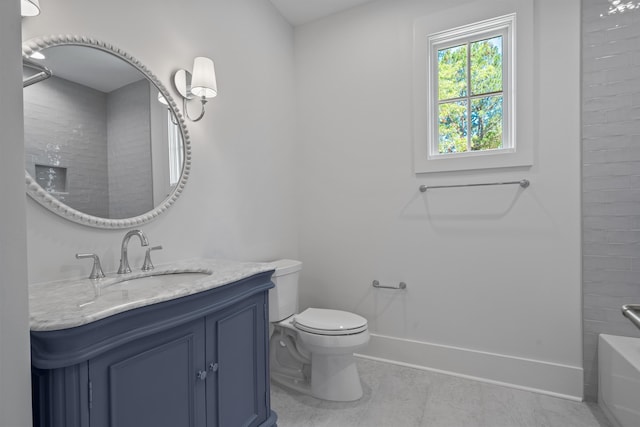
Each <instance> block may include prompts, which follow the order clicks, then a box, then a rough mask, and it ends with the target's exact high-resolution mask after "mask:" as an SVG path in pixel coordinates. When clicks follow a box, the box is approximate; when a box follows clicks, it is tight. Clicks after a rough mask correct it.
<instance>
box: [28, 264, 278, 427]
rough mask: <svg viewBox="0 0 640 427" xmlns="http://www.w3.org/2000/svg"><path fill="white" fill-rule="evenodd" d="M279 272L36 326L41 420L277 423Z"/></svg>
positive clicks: (70, 424)
mask: <svg viewBox="0 0 640 427" xmlns="http://www.w3.org/2000/svg"><path fill="white" fill-rule="evenodd" d="M270 277H271V272H266V273H259V274H257V275H254V276H252V277H250V278H247V279H243V280H240V281H238V282H234V283H232V284H228V285H224V286H220V287H217V288H213V289H210V290H208V291H204V292H201V293H198V294H194V295H190V296H187V297H183V298H178V299H175V300H171V301H166V302H162V303H158V304H154V305H149V306H146V307H142V308H138V309H134V310H130V311H127V312H124V313H120V314H117V315H114V316H111V317H108V318H105V319H102V320H99V321H96V322H92V323H89V324H86V325H83V326H79V327H76V328H70V329H63V330H58V331H42V332H38V331H32V333H31V341H32V364H33V369H32V372H33V376H32V380H33V381H32V383H33V397H34V402H33V404H34V411H33V412H34V427H107V426H108V427H147V426H149V427H234V426H247V427H249V426H254V427H258V426H259V427H268V426H275V425H276V424H275V422H276V415H275V413H274V412H272V411H271V409H270V400H269V375H268V359H267V358H268V338H269V337H268V334H269V332H268V305H267V304H268V290H269V288H271V287H272V286H273V285H272V283H271V281H270Z"/></svg>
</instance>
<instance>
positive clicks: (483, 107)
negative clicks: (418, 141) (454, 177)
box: [428, 15, 514, 158]
mask: <svg viewBox="0 0 640 427" xmlns="http://www.w3.org/2000/svg"><path fill="white" fill-rule="evenodd" d="M513 20H514V15H509V16H506V17H502V18H498V19H495V20H491V21H487V22H482V23H478V24H472V25H468V26H466V27H462V28H457V29H455V30H451V31H445V32H442V33H439V34H435V35H431V36H429V38H428V43H429V87H430V88H431V90H430V92H429V96H430V98H431V99H430V108H429V117H428V120H429V124H430V126H429V127H430V128H431V132H430V133H429V139H428V144H429V158H436V157H438V156H452V155H453V156H460V155H474V154H477V153H480V152H483V154H487V153H491V152H496V151H504V150H513V147H514V141H513V138H512V136H511V135H510V133H509V129H510V128H512V127H513V126H512V124H511V123H510V119H511V117H513V113H512V111H511V106H512V105H513V102H512V100H511V96H510V95H511V94H512V93H513V91H512V90H511V87H510V86H511V80H510V78H509V77H510V75H511V74H512V71H511V70H512V68H513V67H512V66H511V62H512V61H511V58H512V56H513V55H511V54H510V52H509V47H510V46H511V45H512V43H510V40H511V35H512V30H511V29H512V26H513Z"/></svg>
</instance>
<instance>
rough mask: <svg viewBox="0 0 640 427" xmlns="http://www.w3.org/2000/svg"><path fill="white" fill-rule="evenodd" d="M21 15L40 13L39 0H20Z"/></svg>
mask: <svg viewBox="0 0 640 427" xmlns="http://www.w3.org/2000/svg"><path fill="white" fill-rule="evenodd" d="M20 6H21V15H22V16H37V15H40V1H39V0H20Z"/></svg>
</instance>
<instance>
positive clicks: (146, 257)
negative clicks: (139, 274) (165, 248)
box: [142, 246, 162, 271]
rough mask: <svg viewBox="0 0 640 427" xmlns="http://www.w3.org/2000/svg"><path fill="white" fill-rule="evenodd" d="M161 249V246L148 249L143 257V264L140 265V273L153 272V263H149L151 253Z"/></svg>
mask: <svg viewBox="0 0 640 427" xmlns="http://www.w3.org/2000/svg"><path fill="white" fill-rule="evenodd" d="M160 249H162V246H154V247H152V248H148V249H147V252H146V253H145V255H144V264H142V271H149V270H153V269H154V267H153V263H152V262H151V251H158V250H160Z"/></svg>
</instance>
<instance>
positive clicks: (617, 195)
mask: <svg viewBox="0 0 640 427" xmlns="http://www.w3.org/2000/svg"><path fill="white" fill-rule="evenodd" d="M608 5H609V2H608V1H607V0H583V1H582V7H583V10H582V44H583V46H582V57H583V59H582V61H583V64H582V65H583V70H582V75H583V81H582V131H583V138H582V163H583V168H582V174H583V178H582V184H583V187H582V197H583V202H582V203H583V295H584V368H585V399H587V400H596V399H597V391H598V385H597V382H598V373H597V337H598V334H601V333H606V334H614V335H626V336H637V337H640V330H638V329H637V328H635V327H634V326H633V325H632V324H631V323H630V322H629V321H628V320H627V319H625V318H624V317H623V316H622V314H621V313H620V307H621V306H622V305H623V304H625V303H640V11H629V12H626V13H623V14H616V15H607V9H608ZM601 14H604V15H605V16H604V17H601V16H600V15H601ZM558 72H559V73H561V72H562V64H558Z"/></svg>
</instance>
